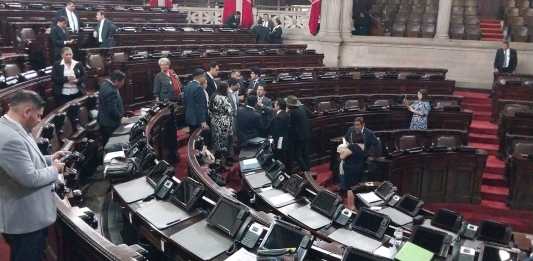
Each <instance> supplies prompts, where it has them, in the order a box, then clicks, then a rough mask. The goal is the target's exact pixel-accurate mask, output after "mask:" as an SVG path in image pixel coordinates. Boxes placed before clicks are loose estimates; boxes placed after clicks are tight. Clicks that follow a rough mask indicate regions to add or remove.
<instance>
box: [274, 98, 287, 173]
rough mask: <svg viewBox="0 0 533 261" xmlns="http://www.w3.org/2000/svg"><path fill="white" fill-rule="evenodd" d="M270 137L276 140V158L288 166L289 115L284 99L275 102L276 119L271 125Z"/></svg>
mask: <svg viewBox="0 0 533 261" xmlns="http://www.w3.org/2000/svg"><path fill="white" fill-rule="evenodd" d="M270 135H272V138H273V139H274V157H275V158H276V159H278V160H280V161H281V162H283V164H285V166H288V164H289V162H288V160H289V157H288V154H287V153H288V149H289V146H288V144H287V139H288V138H289V114H288V113H287V103H286V102H285V100H284V99H281V98H280V99H277V100H276V102H274V119H273V120H272V124H271V125H270Z"/></svg>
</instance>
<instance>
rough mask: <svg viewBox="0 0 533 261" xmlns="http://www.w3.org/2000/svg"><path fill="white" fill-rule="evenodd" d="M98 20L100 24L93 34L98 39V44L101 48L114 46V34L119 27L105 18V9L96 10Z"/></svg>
mask: <svg viewBox="0 0 533 261" xmlns="http://www.w3.org/2000/svg"><path fill="white" fill-rule="evenodd" d="M96 21H98V24H97V25H96V28H95V30H94V34H93V36H94V38H96V40H97V41H98V46H99V47H100V48H109V47H113V44H114V42H113V34H114V33H115V31H116V30H117V27H116V26H115V25H114V24H113V23H112V22H111V21H110V20H109V19H106V18H105V14H104V11H98V12H96Z"/></svg>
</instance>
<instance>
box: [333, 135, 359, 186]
mask: <svg viewBox="0 0 533 261" xmlns="http://www.w3.org/2000/svg"><path fill="white" fill-rule="evenodd" d="M344 141H345V140H344ZM364 147H365V145H364V144H363V137H362V135H361V134H359V135H357V137H354V139H353V143H347V142H343V143H342V144H341V145H339V146H338V147H337V153H339V157H340V159H341V163H340V166H339V178H340V183H341V184H340V185H341V191H342V194H343V195H344V194H345V193H346V191H348V190H350V188H351V187H352V186H353V185H355V184H357V183H358V182H359V181H360V180H361V176H362V172H363V169H364V164H365V153H364Z"/></svg>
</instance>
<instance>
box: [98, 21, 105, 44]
mask: <svg viewBox="0 0 533 261" xmlns="http://www.w3.org/2000/svg"><path fill="white" fill-rule="evenodd" d="M104 21H105V19H102V20H101V21H100V26H98V42H99V43H102V42H103V41H104V40H103V39H102V31H103V30H102V29H103V28H104Z"/></svg>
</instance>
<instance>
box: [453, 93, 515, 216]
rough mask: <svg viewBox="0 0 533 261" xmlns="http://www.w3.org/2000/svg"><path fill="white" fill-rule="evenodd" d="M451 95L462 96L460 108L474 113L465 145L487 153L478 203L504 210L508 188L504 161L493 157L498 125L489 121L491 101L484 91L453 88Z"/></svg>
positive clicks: (495, 154) (495, 153)
mask: <svg viewBox="0 0 533 261" xmlns="http://www.w3.org/2000/svg"><path fill="white" fill-rule="evenodd" d="M454 94H455V95H460V96H463V97H464V98H463V108H464V109H466V110H471V111H472V112H473V114H474V115H473V121H472V124H471V126H470V130H469V137H468V139H469V145H470V146H472V147H475V148H479V149H483V150H486V151H487V152H488V153H489V157H488V159H487V167H486V168H485V172H484V173H483V179H482V185H481V197H482V202H481V205H482V206H486V207H491V208H497V209H506V210H507V209H509V208H508V207H507V206H506V205H505V202H506V200H507V196H508V195H509V188H508V186H507V183H506V181H505V178H504V173H505V164H504V162H503V161H501V160H500V159H498V158H496V156H497V153H498V148H499V142H498V137H497V136H496V134H497V130H498V126H497V125H495V124H492V123H491V122H490V114H491V100H490V98H489V97H488V94H487V93H480V92H461V91H457V92H455V93H454Z"/></svg>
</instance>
